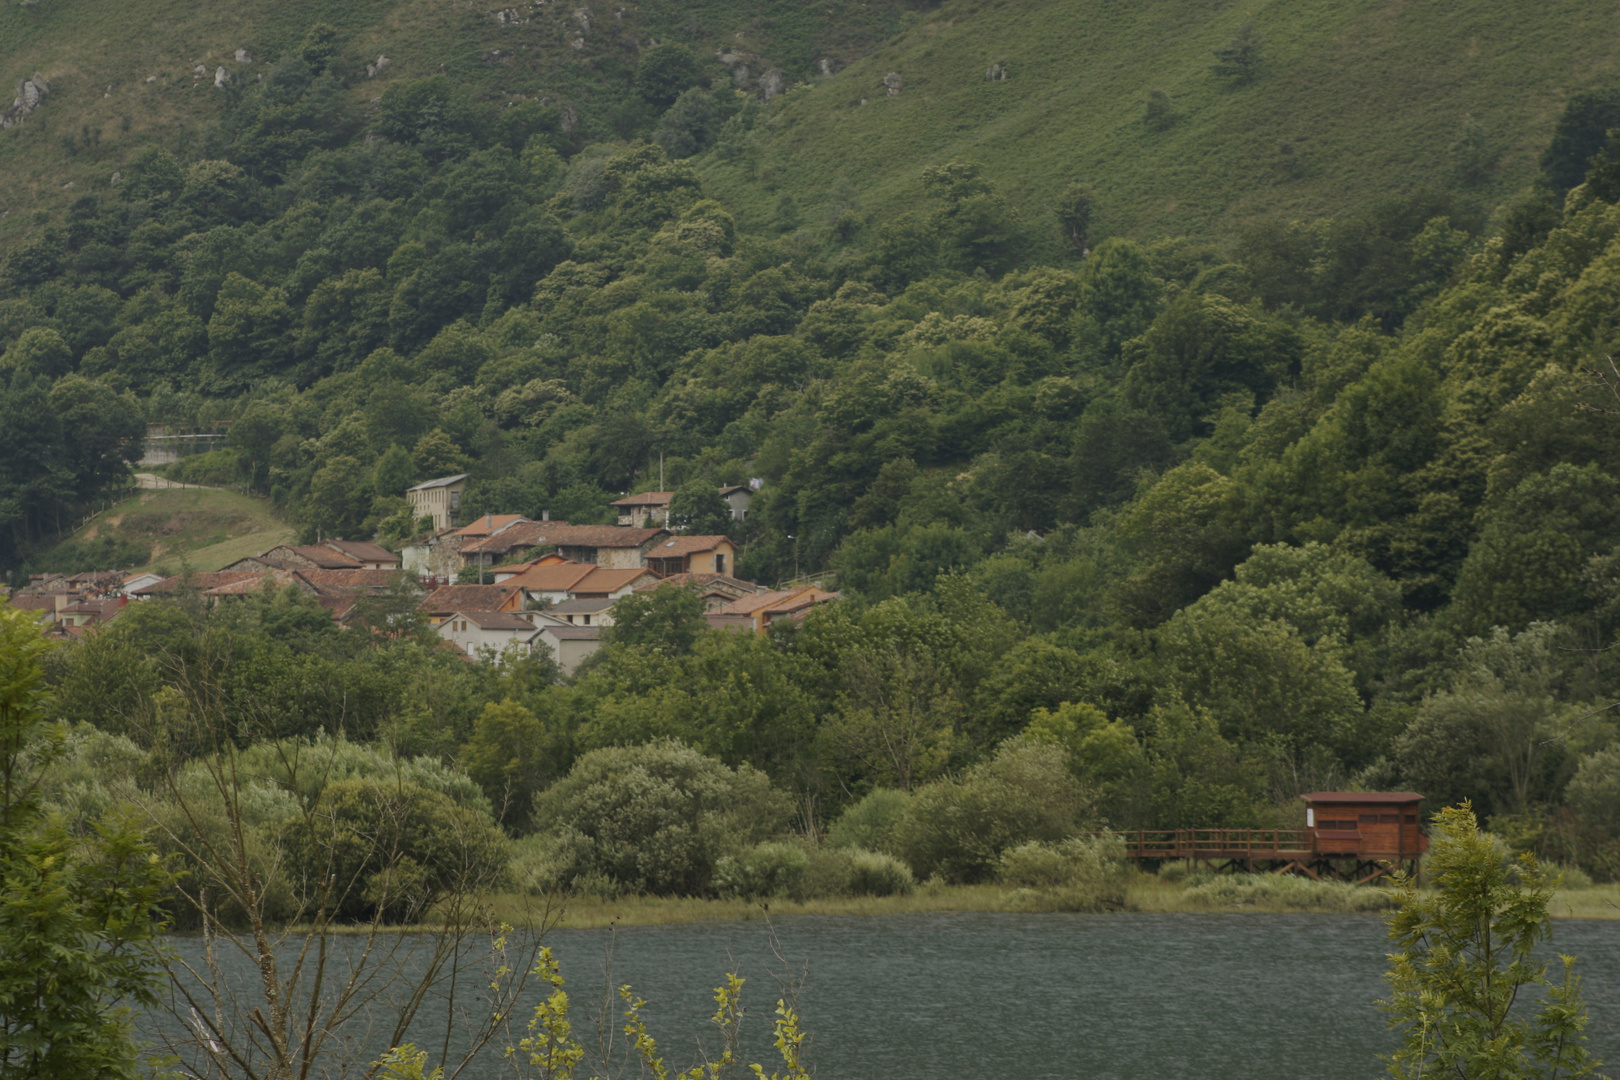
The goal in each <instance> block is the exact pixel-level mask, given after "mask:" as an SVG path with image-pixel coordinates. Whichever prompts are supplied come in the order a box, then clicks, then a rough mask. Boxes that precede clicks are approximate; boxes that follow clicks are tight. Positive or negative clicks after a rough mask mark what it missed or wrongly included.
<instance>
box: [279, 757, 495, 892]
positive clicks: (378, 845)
mask: <svg viewBox="0 0 1620 1080" xmlns="http://www.w3.org/2000/svg"><path fill="white" fill-rule="evenodd" d="M281 836H282V839H283V842H284V843H285V845H286V850H287V854H288V858H289V863H290V867H291V869H292V871H293V872H294V873H295V874H296V875H298V877H299V881H298V883H297V884H298V889H299V891H300V892H301V893H302V894H304V895H305V896H306V898H309V897H312V896H313V895H314V894H315V892H316V890H317V889H318V888H319V886H318V884H317V883H318V882H320V881H322V880H323V879H329V880H331V881H333V882H335V891H336V898H335V900H333V901H329V904H330V909H331V910H333V911H335V912H336V913H337V914H338V915H339V916H341V917H345V918H355V919H359V918H369V917H372V916H380V917H381V918H383V919H385V920H387V921H393V922H400V921H415V920H417V919H419V918H421V917H422V915H423V914H424V913H425V912H426V911H427V910H428V909H429V908H431V907H432V906H433V904H435V903H437V902H438V901H439V900H440V899H442V898H443V897H444V896H445V895H446V894H447V893H450V892H459V891H471V892H476V891H479V890H483V889H487V888H491V887H493V886H494V885H495V884H497V883H498V882H499V880H500V879H501V877H502V876H503V872H504V871H505V869H506V865H507V860H508V857H509V855H510V852H509V851H508V846H509V845H508V843H507V840H506V837H505V836H504V835H502V833H501V831H500V830H499V829H498V828H496V827H495V823H494V822H493V821H491V820H490V818H489V816H488V814H485V813H480V812H478V811H476V810H472V809H469V808H468V807H465V806H458V805H456V803H455V802H454V801H453V800H451V799H450V797H449V796H447V795H444V794H442V793H440V792H437V791H432V790H430V789H428V788H425V787H422V786H420V785H417V784H411V783H404V782H399V781H384V782H378V781H375V780H340V781H338V782H337V783H333V784H328V785H327V786H326V788H325V790H324V791H323V792H322V795H321V806H320V812H319V813H317V814H315V815H312V816H311V817H310V818H309V819H308V820H307V821H306V820H303V819H299V820H295V821H289V822H286V823H284V824H283V825H282V828H281ZM306 902H308V901H307V899H306Z"/></svg>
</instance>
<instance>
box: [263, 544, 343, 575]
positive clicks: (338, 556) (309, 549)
mask: <svg viewBox="0 0 1620 1080" xmlns="http://www.w3.org/2000/svg"><path fill="white" fill-rule="evenodd" d="M278 551H286V552H291V553H292V554H293V555H296V556H297V557H298V558H300V559H307V560H308V561H310V562H312V563H314V564H315V566H316V567H317V568H318V569H321V570H358V569H360V560H358V559H351V558H350V557H349V556H347V555H345V554H343V552H341V551H337V550H335V549H333V548H329V547H327V546H326V545H324V544H299V545H297V546H293V545H291V544H279V545H277V546H276V547H273V548H271V549H270V550H269V551H267V552H265V553H264V554H263V555H260V556H258V557H259V558H260V559H275V558H278V557H281V556H277V555H276V552H278Z"/></svg>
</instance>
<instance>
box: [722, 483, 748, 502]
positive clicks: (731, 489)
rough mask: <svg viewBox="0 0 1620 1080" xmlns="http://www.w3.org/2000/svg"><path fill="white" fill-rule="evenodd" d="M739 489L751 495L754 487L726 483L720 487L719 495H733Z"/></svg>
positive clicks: (723, 496)
mask: <svg viewBox="0 0 1620 1080" xmlns="http://www.w3.org/2000/svg"><path fill="white" fill-rule="evenodd" d="M739 491H746V492H748V493H749V494H750V495H752V494H753V492H754V489H753V488H751V487H749V486H748V485H747V484H728V485H726V486H725V487H722V488H721V489H720V497H721V498H722V499H723V498H725V497H726V496H727V495H735V494H736V493H737V492H739Z"/></svg>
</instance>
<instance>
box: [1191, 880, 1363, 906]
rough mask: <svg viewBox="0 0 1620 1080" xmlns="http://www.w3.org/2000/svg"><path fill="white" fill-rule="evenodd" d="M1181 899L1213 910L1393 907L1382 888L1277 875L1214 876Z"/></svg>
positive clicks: (1194, 887) (1194, 886)
mask: <svg viewBox="0 0 1620 1080" xmlns="http://www.w3.org/2000/svg"><path fill="white" fill-rule="evenodd" d="M1184 899H1185V900H1186V901H1187V902H1189V903H1190V904H1191V905H1192V906H1197V907H1208V908H1214V909H1226V908H1241V907H1261V908H1267V909H1285V910H1290V911H1344V912H1357V911H1385V910H1388V909H1389V908H1393V907H1395V897H1394V895H1393V894H1392V893H1390V892H1389V891H1388V890H1385V889H1370V888H1368V887H1367V886H1365V885H1354V884H1351V883H1350V882H1348V881H1311V880H1310V879H1309V878H1302V877H1295V876H1292V875H1279V874H1216V875H1213V876H1211V877H1209V879H1208V880H1204V881H1201V882H1199V883H1198V884H1195V885H1193V886H1192V887H1191V888H1189V889H1188V890H1187V892H1186V893H1185V895H1184Z"/></svg>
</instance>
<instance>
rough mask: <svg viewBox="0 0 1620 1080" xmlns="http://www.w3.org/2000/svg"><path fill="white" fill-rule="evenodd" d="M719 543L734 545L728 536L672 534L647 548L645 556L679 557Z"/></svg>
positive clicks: (709, 549) (695, 553)
mask: <svg viewBox="0 0 1620 1080" xmlns="http://www.w3.org/2000/svg"><path fill="white" fill-rule="evenodd" d="M721 544H728V545H731V546H732V547H735V546H736V545H735V544H732V543H731V537H729V536H672V537H670V538H669V539H668V540H663V541H660V542H659V543H658V544H657V545H656V546H655V547H653V548H651V549H649V550H648V552H647V558H649V559H680V558H685V557H686V556H688V555H697V554H699V553H700V552H704V551H713V550H714V549H715V548H717V547H719V546H720V545H721Z"/></svg>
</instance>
